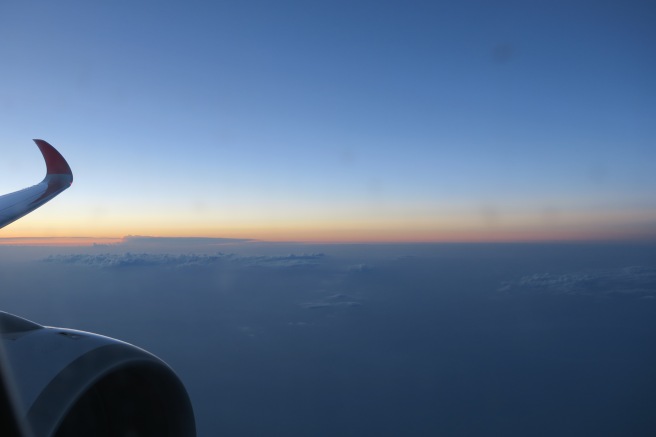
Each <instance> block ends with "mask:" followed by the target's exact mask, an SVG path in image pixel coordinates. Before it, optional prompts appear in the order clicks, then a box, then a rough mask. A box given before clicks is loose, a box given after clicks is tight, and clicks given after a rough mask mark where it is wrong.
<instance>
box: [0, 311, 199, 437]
mask: <svg viewBox="0 0 656 437" xmlns="http://www.w3.org/2000/svg"><path fill="white" fill-rule="evenodd" d="M0 336H1V337H2V345H3V348H4V355H5V357H4V358H5V365H4V366H3V368H4V377H5V382H6V383H7V386H8V387H9V391H10V397H11V398H12V403H13V405H14V410H15V415H16V416H17V418H18V420H19V422H22V423H23V426H24V427H25V428H27V429H26V431H27V432H28V433H29V434H31V435H33V436H35V437H42V436H43V437H46V436H47V437H50V436H52V437H64V436H83V435H89V436H91V435H93V436H119V435H120V436H171V437H173V436H175V437H178V436H191V437H193V436H195V435H196V429H195V421H194V415H193V410H192V407H191V402H190V400H189V396H188V395H187V392H186V390H185V388H184V386H183V385H182V383H181V382H180V380H179V378H178V377H177V375H176V374H175V373H174V372H173V370H172V369H171V368H170V367H169V366H168V365H167V364H166V363H164V362H163V361H162V360H160V359H159V358H157V357H156V356H154V355H152V354H150V353H148V352H146V351H144V350H143V349H140V348H138V347H135V346H133V345H131V344H128V343H124V342H122V341H118V340H115V339H112V338H109V337H104V336H102V335H97V334H91V333H88V332H83V331H75V330H72V329H61V328H52V327H44V326H41V325H38V324H36V323H34V322H31V321H28V320H26V319H23V318H20V317H17V316H14V315H11V314H8V313H3V312H0Z"/></svg>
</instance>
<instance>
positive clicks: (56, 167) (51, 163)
mask: <svg viewBox="0 0 656 437" xmlns="http://www.w3.org/2000/svg"><path fill="white" fill-rule="evenodd" d="M34 142H35V143H36V145H37V146H38V147H39V150H41V154H42V155H43V159H45V161H46V168H47V169H48V170H47V173H48V174H68V175H71V176H73V172H72V171H71V167H69V165H68V163H67V162H66V160H65V159H64V157H63V156H62V155H61V153H59V152H58V151H57V149H55V148H54V147H52V146H51V145H50V144H48V143H47V142H46V141H43V140H34Z"/></svg>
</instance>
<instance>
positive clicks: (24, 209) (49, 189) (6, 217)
mask: <svg viewBox="0 0 656 437" xmlns="http://www.w3.org/2000/svg"><path fill="white" fill-rule="evenodd" d="M34 142H35V143H36V145H37V147H38V148H39V150H41V154H42V155H43V159H44V160H45V162H46V168H47V171H46V176H45V178H43V180H42V181H41V182H39V183H38V184H36V185H34V186H32V187H29V188H25V189H23V190H20V191H16V192H14V193H9V194H5V195H4V196H0V228H2V227H4V226H7V225H8V224H9V223H11V222H13V221H16V220H18V219H19V218H21V217H23V216H24V215H26V214H29V213H30V212H32V211H34V210H35V209H37V208H38V207H40V206H41V205H43V204H44V203H46V202H48V201H49V200H51V199H52V198H54V197H55V196H56V195H58V194H59V193H61V192H62V191H64V190H65V189H67V188H68V187H70V186H71V184H72V183H73V172H72V171H71V168H70V167H69V166H68V163H67V162H66V160H65V159H64V157H63V156H62V155H61V154H60V153H59V152H58V151H57V150H56V149H55V148H54V147H52V146H51V145H50V144H48V143H47V142H45V141H43V140H34Z"/></svg>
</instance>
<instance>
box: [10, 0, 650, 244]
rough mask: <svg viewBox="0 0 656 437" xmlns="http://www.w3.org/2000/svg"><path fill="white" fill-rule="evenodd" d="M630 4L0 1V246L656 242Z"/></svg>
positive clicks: (636, 20) (643, 50) (643, 67)
mask: <svg viewBox="0 0 656 437" xmlns="http://www.w3.org/2000/svg"><path fill="white" fill-rule="evenodd" d="M655 22H656V7H655V6H654V5H653V3H652V2H648V1H622V2H620V1H610V2H599V1H590V2H584V1H531V2H526V1H507V2H487V1H480V2H474V1H463V2H421V1H416V2H400V1H399V2H393V1H370V2H368V1H343V2H342V1H331V2H302V1H297V2H290V1H276V2H273V1H239V2H237V1H221V2H218V1H217V2H172V1H143V2H133V1H111V2H109V1H107V2H83V1H58V2H51V1H42V2H31V1H25V2H3V3H2V4H1V5H0V63H1V65H2V68H1V69H0V79H1V80H0V117H1V120H2V126H3V129H1V130H0V146H1V148H2V149H1V150H2V156H3V158H2V160H0V192H10V191H14V190H16V189H19V188H23V187H25V186H28V185H32V184H34V183H36V182H37V181H39V180H40V178H41V177H42V175H43V172H44V165H43V163H42V161H41V158H40V155H39V152H38V149H37V148H36V147H35V146H34V144H33V143H32V142H31V139H32V138H43V139H45V140H47V141H49V142H51V143H52V144H53V145H54V146H55V147H57V148H58V149H59V150H60V151H61V152H62V154H63V155H64V156H65V157H66V158H67V159H68V161H69V163H70V165H71V167H72V169H73V172H74V174H75V182H74V184H73V187H72V188H71V189H70V190H68V191H66V192H65V193H63V194H62V195H61V196H60V197H59V198H58V199H56V200H55V201H53V202H51V203H50V204H48V205H46V206H45V207H43V208H41V209H40V210H38V211H36V212H34V213H32V214H30V215H29V216H27V217H25V218H24V219H21V220H20V221H19V222H17V223H14V224H12V225H10V226H8V227H7V228H5V229H3V230H2V236H3V237H35V236H39V237H51V236H58V237H64V236H65V237H68V236H76V237H80V236H86V237H121V236H123V235H128V234H132V235H163V236H213V237H242V238H259V239H268V240H299V241H517V240H567V239H577V240H580V239H584V240H585V239H617V238H621V239H627V238H628V239H636V238H637V239H645V238H649V239H654V237H656V196H655V195H654V193H655V188H656V171H654V163H655V162H656V123H655V122H654V121H655V120H656V81H654V78H655V77H656V52H655V51H654V43H655V42H656V27H655V26H654V23H655Z"/></svg>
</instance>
